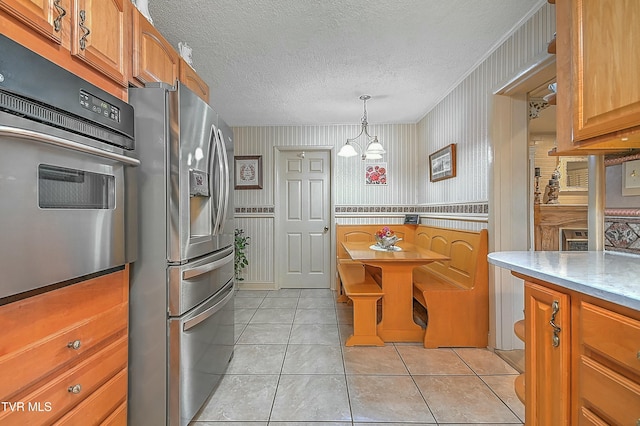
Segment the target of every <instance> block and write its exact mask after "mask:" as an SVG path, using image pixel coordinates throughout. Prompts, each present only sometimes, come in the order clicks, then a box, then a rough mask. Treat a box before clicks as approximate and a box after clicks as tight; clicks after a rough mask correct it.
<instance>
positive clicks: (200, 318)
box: [182, 281, 233, 331]
mask: <svg viewBox="0 0 640 426" xmlns="http://www.w3.org/2000/svg"><path fill="white" fill-rule="evenodd" d="M222 291H228V292H229V294H227V295H226V296H225V297H224V298H223V299H222V300H220V301H219V302H218V303H216V304H215V305H213V306H212V307H210V308H208V309H207V310H206V311H204V312H202V313H200V314H198V315H196V316H195V317H193V318H191V319H190V320H187V321H185V322H184V324H183V325H182V331H188V330H190V329H192V328H193V327H195V326H196V325H198V324H200V323H201V322H202V321H204V320H206V319H207V318H209V317H211V316H212V315H214V314H215V313H217V312H219V311H220V310H221V309H222V308H224V306H225V305H226V304H227V303H228V302H229V300H230V299H231V298H232V297H233V281H231V282H230V283H229V284H227V286H226V288H224V289H222Z"/></svg>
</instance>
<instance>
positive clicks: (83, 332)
mask: <svg viewBox="0 0 640 426" xmlns="http://www.w3.org/2000/svg"><path fill="white" fill-rule="evenodd" d="M127 313H128V310H127V305H120V306H117V307H115V308H113V309H111V310H109V311H107V312H105V313H104V314H102V315H98V316H95V317H92V318H89V319H88V320H87V321H85V322H82V323H80V324H75V325H74V326H72V327H69V328H66V329H63V330H60V331H59V332H58V333H56V334H54V335H52V336H48V337H47V338H45V339H41V340H39V341H37V342H34V343H33V344H31V345H28V346H26V347H24V348H21V350H19V351H16V352H13V353H11V354H8V355H6V356H4V357H2V358H0V377H7V378H8V377H10V378H11V379H10V380H2V381H0V395H2V396H3V397H4V398H8V397H10V396H11V395H14V394H15V393H16V391H19V390H20V389H25V388H27V387H28V386H29V385H31V384H33V383H34V382H36V381H38V380H39V379H41V378H42V377H44V376H46V375H47V374H49V373H50V372H52V371H55V370H57V369H58V368H60V367H62V366H64V365H65V364H68V363H71V362H73V361H74V360H77V359H79V358H80V357H82V355H84V354H85V353H87V352H90V351H92V350H94V349H95V348H96V347H97V346H99V345H101V344H103V343H104V342H103V341H104V339H106V338H108V337H110V336H112V335H114V333H117V332H118V331H121V332H122V333H121V334H123V333H124V332H126V328H127ZM78 343H79V345H80V346H79V347H78V348H77V349H74V347H73V345H74V344H78ZM69 345H71V347H70V346H69Z"/></svg>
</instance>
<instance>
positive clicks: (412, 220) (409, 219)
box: [404, 214, 418, 225]
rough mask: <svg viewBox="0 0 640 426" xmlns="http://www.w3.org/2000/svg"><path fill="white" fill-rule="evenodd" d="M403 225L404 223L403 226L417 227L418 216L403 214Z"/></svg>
mask: <svg viewBox="0 0 640 426" xmlns="http://www.w3.org/2000/svg"><path fill="white" fill-rule="evenodd" d="M404 223H405V225H417V224H418V215H417V214H405V215H404Z"/></svg>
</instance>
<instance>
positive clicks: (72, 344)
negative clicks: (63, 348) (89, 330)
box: [67, 340, 81, 350]
mask: <svg viewBox="0 0 640 426" xmlns="http://www.w3.org/2000/svg"><path fill="white" fill-rule="evenodd" d="M80 344H81V343H80V340H74V341H73V342H69V343H67V347H68V348H69V349H75V350H78V349H80Z"/></svg>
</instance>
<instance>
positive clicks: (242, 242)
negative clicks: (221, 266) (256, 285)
mask: <svg viewBox="0 0 640 426" xmlns="http://www.w3.org/2000/svg"><path fill="white" fill-rule="evenodd" d="M250 240H251V237H248V236H246V235H244V230H243V229H236V231H235V249H236V251H235V259H234V261H235V262H234V265H233V267H234V268H233V269H234V273H235V278H236V281H243V280H244V278H243V277H241V276H240V273H241V272H242V270H243V269H244V268H246V267H247V266H248V265H249V259H247V253H246V250H247V246H249V242H250Z"/></svg>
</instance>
